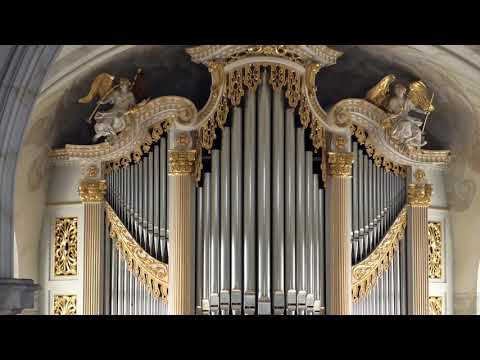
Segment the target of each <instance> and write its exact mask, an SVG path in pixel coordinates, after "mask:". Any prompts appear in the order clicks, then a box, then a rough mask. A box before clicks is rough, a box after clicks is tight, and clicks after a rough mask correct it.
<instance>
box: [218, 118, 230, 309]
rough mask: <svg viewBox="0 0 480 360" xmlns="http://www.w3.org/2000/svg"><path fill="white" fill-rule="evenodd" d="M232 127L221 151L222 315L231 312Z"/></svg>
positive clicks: (225, 130)
mask: <svg viewBox="0 0 480 360" xmlns="http://www.w3.org/2000/svg"><path fill="white" fill-rule="evenodd" d="M230 166H231V159H230V128H229V127H225V128H224V129H223V133H222V153H221V169H220V173H221V196H220V201H221V206H220V211H221V221H220V224H221V229H220V252H221V253H220V311H221V314H222V315H228V314H229V313H230V277H231V274H230V248H231V234H230V211H231V210H230V209H231V202H230V196H231V190H230Z"/></svg>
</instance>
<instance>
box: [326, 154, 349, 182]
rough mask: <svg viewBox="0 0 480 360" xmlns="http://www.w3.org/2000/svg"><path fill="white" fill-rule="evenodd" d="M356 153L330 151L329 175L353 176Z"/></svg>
mask: <svg viewBox="0 0 480 360" xmlns="http://www.w3.org/2000/svg"><path fill="white" fill-rule="evenodd" d="M353 159H354V154H353V153H351V152H348V153H343V152H336V153H332V152H329V153H328V175H330V176H337V177H348V176H352V164H353Z"/></svg>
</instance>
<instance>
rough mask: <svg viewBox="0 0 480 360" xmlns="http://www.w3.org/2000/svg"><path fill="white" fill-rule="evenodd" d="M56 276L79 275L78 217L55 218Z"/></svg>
mask: <svg viewBox="0 0 480 360" xmlns="http://www.w3.org/2000/svg"><path fill="white" fill-rule="evenodd" d="M54 246H55V256H54V273H55V276H74V275H77V246H78V218H76V217H70V218H57V219H56V220H55V245H54Z"/></svg>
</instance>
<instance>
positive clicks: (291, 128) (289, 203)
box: [285, 108, 297, 314]
mask: <svg viewBox="0 0 480 360" xmlns="http://www.w3.org/2000/svg"><path fill="white" fill-rule="evenodd" d="M295 149H296V147H295V119H294V109H291V108H288V109H286V111H285V289H286V291H287V314H295V311H296V307H297V291H296V267H295V256H296V254H295V250H296V249H295V236H296V229H295V209H296V205H295V204H296V203H295V191H296V184H295V181H296V178H295V169H296V162H295V160H296V156H295V154H296V151H295Z"/></svg>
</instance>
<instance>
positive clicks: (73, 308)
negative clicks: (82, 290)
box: [53, 295, 77, 315]
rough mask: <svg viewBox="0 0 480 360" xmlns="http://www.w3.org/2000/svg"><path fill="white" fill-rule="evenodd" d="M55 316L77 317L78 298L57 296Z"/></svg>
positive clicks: (54, 299)
mask: <svg viewBox="0 0 480 360" xmlns="http://www.w3.org/2000/svg"><path fill="white" fill-rule="evenodd" d="M53 314H54V315H76V314H77V296H76V295H55V296H54V298H53Z"/></svg>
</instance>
